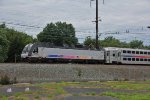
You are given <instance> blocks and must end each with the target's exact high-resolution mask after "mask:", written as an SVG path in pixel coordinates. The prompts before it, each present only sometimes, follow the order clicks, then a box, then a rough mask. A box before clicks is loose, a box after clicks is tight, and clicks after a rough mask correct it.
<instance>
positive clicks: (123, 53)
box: [105, 47, 150, 64]
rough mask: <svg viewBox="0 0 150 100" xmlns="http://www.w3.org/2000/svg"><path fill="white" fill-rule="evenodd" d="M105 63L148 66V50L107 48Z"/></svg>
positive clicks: (149, 59)
mask: <svg viewBox="0 0 150 100" xmlns="http://www.w3.org/2000/svg"><path fill="white" fill-rule="evenodd" d="M105 63H121V64H150V50H143V49H130V48H116V47H108V48H105Z"/></svg>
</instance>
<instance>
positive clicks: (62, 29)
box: [37, 22, 78, 46]
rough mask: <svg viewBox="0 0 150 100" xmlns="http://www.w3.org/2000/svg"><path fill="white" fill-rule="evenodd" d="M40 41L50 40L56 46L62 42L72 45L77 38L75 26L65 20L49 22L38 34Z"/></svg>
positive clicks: (75, 42)
mask: <svg viewBox="0 0 150 100" xmlns="http://www.w3.org/2000/svg"><path fill="white" fill-rule="evenodd" d="M37 37H38V40H39V41H40V42H50V43H53V44H54V45H57V46H63V44H68V45H74V44H77V42H78V40H77V38H76V37H75V28H74V27H73V25H72V24H67V23H66V22H63V23H62V22H57V23H55V24H54V23H50V24H47V26H46V27H45V28H44V29H43V31H42V32H40V33H39V34H38V35H37Z"/></svg>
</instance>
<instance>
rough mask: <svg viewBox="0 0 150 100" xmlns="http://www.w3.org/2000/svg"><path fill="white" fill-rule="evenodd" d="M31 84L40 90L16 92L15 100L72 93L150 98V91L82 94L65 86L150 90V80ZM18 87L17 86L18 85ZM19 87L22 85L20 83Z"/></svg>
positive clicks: (139, 99) (1, 97)
mask: <svg viewBox="0 0 150 100" xmlns="http://www.w3.org/2000/svg"><path fill="white" fill-rule="evenodd" d="M30 86H35V87H38V88H39V90H38V91H28V92H19V93H15V94H14V95H13V96H11V97H13V100H31V98H30V97H32V100H41V99H42V100H53V98H55V97H56V96H59V95H72V96H82V95H87V96H102V95H104V96H111V97H115V98H118V99H119V100H150V99H149V98H150V93H148V92H147V93H146V94H142V93H116V92H105V93H102V94H97V93H95V92H88V91H87V92H86V93H80V94H70V93H67V92H66V91H65V90H64V89H63V87H65V86H68V87H77V88H108V89H109V88H110V89H121V90H137V91H138V90H150V81H143V82H129V81H128V82H115V81H110V82H59V83H56V82H52V83H40V84H30ZM16 87H17V86H16ZM18 87H21V86H20V85H19V86H18ZM8 98H9V97H6V96H4V95H0V100H8ZM43 98H44V99H43Z"/></svg>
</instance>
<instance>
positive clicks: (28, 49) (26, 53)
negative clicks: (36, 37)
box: [21, 44, 33, 60]
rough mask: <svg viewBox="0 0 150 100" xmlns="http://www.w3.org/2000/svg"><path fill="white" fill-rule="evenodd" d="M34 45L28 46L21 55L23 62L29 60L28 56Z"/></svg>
mask: <svg viewBox="0 0 150 100" xmlns="http://www.w3.org/2000/svg"><path fill="white" fill-rule="evenodd" d="M32 45H33V44H27V45H26V46H25V47H24V49H23V50H22V53H21V58H22V60H25V59H27V58H28V54H29V51H30V49H31V47H32Z"/></svg>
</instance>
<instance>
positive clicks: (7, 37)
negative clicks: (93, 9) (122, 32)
mask: <svg viewBox="0 0 150 100" xmlns="http://www.w3.org/2000/svg"><path fill="white" fill-rule="evenodd" d="M34 42H50V43H52V44H53V45H56V46H64V45H67V46H74V45H76V44H79V43H78V39H77V38H76V37H75V28H74V27H73V25H72V24H68V23H66V22H56V23H49V24H47V25H46V27H45V28H44V29H43V31H42V32H40V33H39V34H38V35H37V38H33V37H32V36H30V35H27V34H26V33H23V32H19V31H16V30H14V29H10V28H8V27H6V25H5V24H1V25H0V62H15V61H21V57H20V55H21V52H22V50H23V48H24V46H25V45H26V44H28V43H34ZM84 45H85V46H88V47H89V48H93V49H94V48H95V39H92V38H90V37H87V38H86V39H85V41H84ZM99 46H100V47H123V48H124V47H125V48H142V49H150V46H144V45H143V42H142V41H139V40H133V41H131V42H129V43H126V42H121V41H120V40H118V39H115V38H113V37H107V38H105V39H104V40H99Z"/></svg>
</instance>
